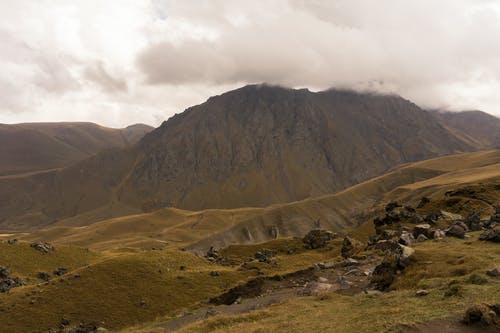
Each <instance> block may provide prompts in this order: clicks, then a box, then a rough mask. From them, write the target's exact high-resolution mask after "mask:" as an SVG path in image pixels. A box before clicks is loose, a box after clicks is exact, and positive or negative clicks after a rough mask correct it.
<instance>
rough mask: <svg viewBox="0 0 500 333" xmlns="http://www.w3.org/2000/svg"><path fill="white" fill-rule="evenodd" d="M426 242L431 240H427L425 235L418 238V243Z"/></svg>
mask: <svg viewBox="0 0 500 333" xmlns="http://www.w3.org/2000/svg"><path fill="white" fill-rule="evenodd" d="M426 240H429V238H427V237H426V236H425V235H424V234H420V235H418V237H417V242H419V243H421V242H425V241H426Z"/></svg>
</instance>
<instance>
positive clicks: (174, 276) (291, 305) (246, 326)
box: [0, 150, 500, 333]
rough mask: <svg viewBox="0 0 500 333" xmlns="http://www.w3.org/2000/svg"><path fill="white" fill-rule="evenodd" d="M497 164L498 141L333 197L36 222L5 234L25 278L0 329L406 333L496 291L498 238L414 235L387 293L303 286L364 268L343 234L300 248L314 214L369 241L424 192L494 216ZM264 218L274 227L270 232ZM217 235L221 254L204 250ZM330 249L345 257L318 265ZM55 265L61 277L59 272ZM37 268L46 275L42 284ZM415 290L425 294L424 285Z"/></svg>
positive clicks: (440, 206)
mask: <svg viewBox="0 0 500 333" xmlns="http://www.w3.org/2000/svg"><path fill="white" fill-rule="evenodd" d="M499 166H500V151H498V150H492V151H484V152H475V153H466V154H458V155H453V156H447V157H441V158H436V159H431V160H427V161H422V162H417V163H412V164H408V165H405V166H402V167H400V168H397V169H395V170H393V171H391V172H389V173H387V174H385V175H382V176H379V177H377V178H374V179H372V180H369V181H366V182H364V183H361V184H358V185H356V186H354V187H351V188H348V189H346V190H344V191H341V192H339V193H336V194H333V195H328V196H321V197H318V198H311V199H306V200H302V201H298V202H293V203H289V204H278V205H274V206H270V207H267V208H240V209H226V210H221V209H214V210H205V211H198V212H192V211H184V210H178V209H171V208H163V209H160V210H158V211H155V212H152V213H145V214H144V213H143V214H136V215H132V216H127V217H121V218H115V219H111V220H106V221H101V222H98V223H95V224H92V225H89V226H79V225H78V221H76V220H74V219H73V220H67V221H65V220H61V221H59V222H58V225H57V226H51V227H48V228H46V229H44V230H40V231H36V232H33V233H24V234H15V235H2V238H3V241H2V242H0V248H1V251H0V266H6V267H8V268H9V271H10V272H9V274H10V276H12V277H19V278H21V279H24V281H25V283H26V284H25V285H23V286H19V287H16V288H13V289H11V290H10V291H9V292H7V293H0V309H1V311H0V331H8V332H13V333H16V332H33V331H36V332H44V333H45V332H49V330H50V329H54V330H55V329H57V328H58V327H60V325H63V326H67V327H71V326H73V325H79V323H82V324H84V325H86V324H89V325H96V326H103V327H106V328H108V329H112V330H124V332H150V333H151V332H169V331H171V330H172V329H174V328H175V329H180V330H181V331H185V332H200V331H214V332H233V331H234V332H236V331H239V332H255V331H261V332H273V331H277V330H281V329H283V328H286V329H287V330H288V331H291V332H301V331H328V330H331V329H333V328H335V331H337V332H359V331H368V330H370V331H373V332H385V331H394V332H398V331H399V332H401V331H402V332H409V331H405V330H406V329H408V330H409V329H410V328H412V327H418V326H415V325H419V323H422V322H427V321H430V320H434V319H443V318H445V319H446V320H451V319H449V318H455V317H454V316H460V315H461V314H462V313H463V312H464V311H465V309H466V308H467V307H468V306H471V305H473V304H476V303H481V302H489V303H491V302H495V300H498V297H500V295H499V294H498V292H499V290H500V289H499V288H498V283H499V282H498V281H497V278H494V277H489V276H488V275H486V274H485V273H484V272H485V271H486V270H489V269H492V268H494V267H495V265H497V264H498V262H499V260H500V258H499V255H500V253H499V252H498V248H497V247H498V245H497V244H495V243H491V242H485V241H482V240H479V238H478V237H479V235H480V234H481V231H478V232H469V233H468V238H465V239H459V238H453V237H446V238H444V239H443V240H441V241H434V240H428V241H424V242H419V243H415V244H414V245H412V246H413V247H414V249H415V255H414V259H412V261H411V264H410V265H409V266H408V268H406V269H405V270H404V271H403V272H401V273H400V274H398V276H397V277H396V280H395V282H394V283H393V285H392V286H391V289H390V292H375V291H370V292H369V293H363V292H360V290H358V289H356V288H354V287H349V288H348V289H343V287H339V288H340V289H338V290H337V289H336V290H334V291H330V292H326V293H320V294H313V295H310V294H307V293H306V294H304V292H305V291H307V289H304V288H307V283H312V282H313V281H316V280H317V279H320V278H322V279H323V280H321V281H325V280H326V281H329V282H328V283H333V284H334V285H337V284H338V283H339V282H335V281H336V279H337V278H336V276H338V275H339V274H341V275H342V276H344V275H345V277H346V278H348V279H351V280H352V279H353V278H355V277H356V275H354V276H353V278H352V277H349V276H350V275H349V274H347V273H346V272H347V271H348V270H349V269H350V268H349V267H350V266H345V265H344V264H342V263H343V259H342V258H341V256H340V254H341V248H343V242H342V236H338V238H335V239H334V240H333V241H331V242H330V243H329V245H328V246H327V247H325V248H318V249H306V248H304V246H303V243H302V240H301V239H300V238H297V237H302V236H303V235H304V234H305V233H306V232H307V231H309V230H311V229H314V228H317V227H318V219H319V224H320V227H321V228H324V229H330V230H332V231H337V232H339V233H340V234H341V235H343V234H349V235H350V236H351V237H353V238H356V239H358V240H360V241H367V239H368V235H369V234H371V233H373V232H374V229H373V223H372V221H373V218H374V217H375V216H379V215H380V214H381V213H382V212H383V211H384V209H385V210H387V208H384V207H387V206H386V204H387V202H390V201H393V200H399V201H400V202H402V203H403V204H404V205H410V206H413V207H418V206H419V202H420V201H421V198H422V196H426V197H427V198H428V199H429V202H428V203H427V204H426V205H425V206H424V207H422V208H417V212H419V213H420V214H428V213H432V212H435V211H440V210H444V211H447V212H449V213H453V214H461V215H463V216H468V215H469V214H470V213H472V212H478V211H479V212H480V214H481V218H483V219H485V218H486V219H487V218H489V216H491V214H493V212H494V209H493V206H494V205H496V204H499V203H500V167H499ZM449 213H447V214H448V215H449ZM277 216H280V218H278V217H277ZM277 222H280V223H277ZM445 222H446V221H443V222H439V223H445ZM407 225H408V226H410V227H413V225H412V224H407ZM269 226H277V227H278V233H277V234H276V233H274V234H271V233H269V232H267V230H268V227H269ZM241 230H248V231H250V235H252V236H253V237H250V238H248V237H247V236H248V234H245V233H243V234H242V233H241ZM276 236H277V238H276ZM291 236H297V237H295V238H293V237H291ZM14 238H16V239H17V242H14V241H12V240H13V239H14ZM219 239H220V240H222V239H227V241H226V242H225V241H220V242H219V243H217V241H218V240H219ZM7 240H11V243H8V242H7ZM47 241H49V242H50V243H51V244H52V245H53V246H54V250H51V251H49V252H47V253H43V252H40V251H37V250H36V248H34V247H32V246H30V244H33V242H35V243H38V244H39V243H40V242H47ZM241 243H243V244H241ZM244 243H247V244H244ZM209 245H215V246H216V248H217V249H218V250H219V253H220V257H221V258H225V259H224V260H222V261H220V260H215V261H214V260H208V259H207V258H204V257H202V256H199V255H196V253H201V252H203V253H204V252H205V250H206V249H207V246H209ZM186 249H187V250H188V251H186ZM257 253H261V254H260V256H261V255H262V253H273V254H272V257H271V259H265V260H262V261H261V260H257V259H253V258H254V255H255V256H257ZM380 255H381V254H380V253H379V252H377V251H373V250H369V249H366V250H363V251H362V252H360V253H359V254H357V255H354V258H356V259H357V260H358V261H359V262H360V263H362V265H367V266H366V268H364V269H367V270H369V271H371V270H372V269H373V266H370V265H374V264H370V263H371V260H375V264H376V262H377V260H380V259H381V257H380ZM256 258H260V257H256ZM330 261H333V262H338V264H337V266H335V265H334V266H332V268H327V269H320V270H318V269H313V268H312V267H313V266H314V264H315V263H320V262H330ZM60 267H63V268H65V269H66V270H65V271H64V273H63V274H62V275H56V274H55V273H53V272H56V271H57V270H58V269H59V268H60ZM363 267H365V266H363ZM370 267H371V268H370ZM40 272H46V273H48V274H49V275H50V278H49V280H48V281H47V282H45V281H44V280H42V279H41V277H40V276H42V277H44V275H40V274H39V273H40ZM370 274H371V273H370ZM361 276H364V275H363V274H362V275H361ZM361 279H362V280H363V279H366V278H361ZM301 281H306V282H301ZM352 281H356V280H355V279H354V280H352ZM304 283H306V284H305V287H304ZM352 283H355V282H352ZM360 283H362V282H360ZM241 286H247V287H245V288H243V287H241ZM252 286H254V287H252ZM451 286H458V287H456V288H458V289H457V290H459V291H458V292H459V293H460V295H459V296H446V295H448V294H449V293H450V290H451V291H453V290H455V289H456V288H455V287H453V288H452V287H451ZM232 288H237V289H234V290H242V292H241V297H240V298H241V299H239V300H238V302H239V304H234V305H224V304H221V305H217V304H218V303H214V302H216V301H211V302H210V301H209V300H210V299H212V300H216V299H218V297H219V298H221V297H222V295H228V294H227V293H229V292H230V291H231V290H233V289H232ZM238 288H240V289H238ZM252 288H257V289H255V290H254V289H252ZM420 289H426V290H427V291H428V292H429V295H427V296H424V297H419V296H415V293H416V292H417V291H418V290H420ZM245 290H246V291H245ZM356 290H358V291H356ZM102 295H106V297H102ZM229 295H230V294H229ZM237 295H239V294H236V296H237ZM236 296H234V297H236ZM226 297H227V296H226ZM259 304H260V305H259ZM252 309H255V311H253V310H252ZM436 309H439V310H436ZM360 318H362V319H363V320H360ZM453 320H455V319H453ZM457 320H458V319H457ZM457 322H458V321H457ZM464 332H472V331H464ZM485 332H488V331H485Z"/></svg>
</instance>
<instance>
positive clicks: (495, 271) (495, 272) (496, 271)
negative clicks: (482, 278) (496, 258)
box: [486, 267, 500, 277]
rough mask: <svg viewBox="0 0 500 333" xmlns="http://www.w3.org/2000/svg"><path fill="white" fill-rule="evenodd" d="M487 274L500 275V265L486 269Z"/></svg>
mask: <svg viewBox="0 0 500 333" xmlns="http://www.w3.org/2000/svg"><path fill="white" fill-rule="evenodd" d="M486 274H487V275H489V276H491V277H500V267H497V268H493V269H489V270H487V271H486Z"/></svg>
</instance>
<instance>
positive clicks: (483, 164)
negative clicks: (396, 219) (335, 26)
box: [22, 150, 500, 253]
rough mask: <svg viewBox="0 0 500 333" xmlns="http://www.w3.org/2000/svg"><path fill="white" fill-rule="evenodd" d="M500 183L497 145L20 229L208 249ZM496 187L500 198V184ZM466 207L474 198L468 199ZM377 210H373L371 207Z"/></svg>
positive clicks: (97, 242)
mask: <svg viewBox="0 0 500 333" xmlns="http://www.w3.org/2000/svg"><path fill="white" fill-rule="evenodd" d="M479 182H484V183H491V184H500V150H493V151H485V152H474V153H466V154H458V155H452V156H446V157H441V158H437V159H431V160H427V161H423V162H417V163H412V164H409V165H406V166H403V167H401V168H398V169H396V170H394V171H391V172H390V173H387V174H385V175H382V176H379V177H376V178H374V179H370V180H368V181H366V182H363V183H361V184H358V185H355V186H353V187H350V188H348V189H346V190H343V191H340V192H338V193H335V194H331V195H325V196H321V197H317V198H311V199H306V200H302V201H297V202H291V203H286V204H277V205H273V206H270V207H265V208H238V209H209V210H203V211H198V212H193V211H185V210H179V209H174V208H163V209H160V210H158V211H155V212H152V213H145V214H135V215H130V216H124V217H118V218H114V219H109V220H103V221H100V222H97V223H94V224H92V225H89V226H84V225H81V224H79V223H78V222H79V221H78V217H77V218H71V219H66V220H61V221H59V222H57V223H56V224H55V225H54V226H51V227H49V228H47V229H44V230H39V231H36V232H33V233H32V234H30V235H26V236H23V237H22V239H25V240H29V241H41V240H43V241H49V242H55V243H62V244H72V245H79V246H84V247H91V248H94V249H99V250H109V249H116V248H120V247H132V248H141V249H150V248H152V247H157V248H158V247H165V246H173V247H174V248H176V247H179V246H182V247H186V248H188V249H190V250H192V251H195V252H198V253H205V252H206V250H207V249H208V248H209V247H210V246H215V247H216V248H223V247H225V246H228V245H229V244H242V243H256V242H263V241H267V240H271V239H274V238H275V237H290V236H303V235H304V234H305V233H307V232H308V231H309V230H311V229H314V228H317V227H318V226H320V227H321V228H326V229H329V230H332V231H335V232H348V231H349V230H352V229H353V228H355V227H357V226H358V225H359V224H361V223H362V222H364V221H365V220H366V219H367V217H368V219H369V218H371V217H372V216H371V215H370V214H368V215H366V216H365V214H367V213H369V212H371V210H372V209H373V208H374V207H376V206H377V204H379V203H381V202H388V201H391V200H404V201H406V202H408V201H414V202H415V203H417V202H418V200H420V198H421V197H422V196H424V195H426V196H433V195H434V196H436V197H443V196H444V193H445V192H446V191H448V190H450V189H456V188H457V187H461V186H467V185H468V184H474V183H479ZM491 193H497V194H496V195H497V200H498V199H500V190H497V191H491ZM468 201H469V204H468V206H469V208H470V207H471V205H472V204H473V202H474V200H471V199H470V198H469V199H468ZM372 215H373V214H372Z"/></svg>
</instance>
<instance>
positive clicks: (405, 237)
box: [398, 231, 415, 246]
mask: <svg viewBox="0 0 500 333" xmlns="http://www.w3.org/2000/svg"><path fill="white" fill-rule="evenodd" d="M398 243H399V244H402V245H406V246H411V245H412V244H413V243H415V237H413V234H411V233H409V232H408V231H403V232H402V233H401V236H399V240H398Z"/></svg>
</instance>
